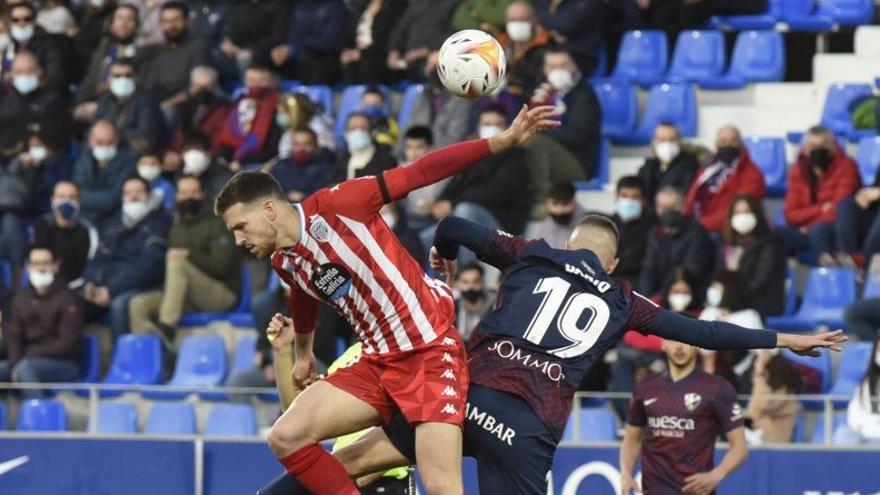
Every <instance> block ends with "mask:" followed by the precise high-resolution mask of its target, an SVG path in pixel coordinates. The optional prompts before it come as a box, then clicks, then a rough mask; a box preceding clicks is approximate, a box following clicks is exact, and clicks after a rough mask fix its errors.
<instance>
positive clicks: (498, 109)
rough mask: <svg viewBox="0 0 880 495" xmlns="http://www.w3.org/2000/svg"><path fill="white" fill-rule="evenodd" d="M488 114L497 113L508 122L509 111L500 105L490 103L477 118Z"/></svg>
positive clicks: (481, 110)
mask: <svg viewBox="0 0 880 495" xmlns="http://www.w3.org/2000/svg"><path fill="white" fill-rule="evenodd" d="M486 113H496V114H498V115H501V116H503V117H504V120H507V109H506V108H504V106H503V105H501V104H500V103H489V104H488V105H486V106H484V107H483V108H481V109H480V113H479V114H478V115H477V117H482V116H483V114H486Z"/></svg>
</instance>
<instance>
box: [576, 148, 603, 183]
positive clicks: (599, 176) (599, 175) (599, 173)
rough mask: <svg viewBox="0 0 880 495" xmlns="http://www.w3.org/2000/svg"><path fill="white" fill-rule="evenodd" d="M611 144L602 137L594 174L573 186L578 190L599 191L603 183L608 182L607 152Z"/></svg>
mask: <svg viewBox="0 0 880 495" xmlns="http://www.w3.org/2000/svg"><path fill="white" fill-rule="evenodd" d="M610 148H611V146H610V145H609V144H608V140H607V139H602V141H601V142H600V143H599V161H598V162H597V163H596V174H595V177H593V178H592V179H590V180H585V181H580V182H578V183H577V184H575V186H576V187H577V189H580V190H587V191H601V190H602V188H604V187H605V184H607V183H608V176H609V174H610V170H609V169H610V168H611V167H610V165H609V163H608V162H609V158H608V156H609V154H610Z"/></svg>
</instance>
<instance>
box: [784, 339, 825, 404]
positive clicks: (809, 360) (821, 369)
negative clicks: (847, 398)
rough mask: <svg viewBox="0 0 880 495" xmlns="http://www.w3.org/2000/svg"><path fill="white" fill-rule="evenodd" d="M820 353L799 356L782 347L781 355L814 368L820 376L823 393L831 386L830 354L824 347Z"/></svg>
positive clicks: (793, 361)
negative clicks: (812, 355)
mask: <svg viewBox="0 0 880 495" xmlns="http://www.w3.org/2000/svg"><path fill="white" fill-rule="evenodd" d="M820 353H821V356H819V357H811V356H801V355H800V354H795V353H794V352H792V351H790V350H788V349H783V350H782V352H781V355H782V356H783V357H785V359H788V360H789V361H791V362H792V363H797V364H799V365H801V366H806V367H808V368H812V369H814V370H816V371H817V372H818V373H819V375H820V376H821V378H822V383H821V385H820V386H821V390H820V392H821V393H823V394H824V393H826V392H827V391H828V390H829V389H830V388H831V354H830V353H829V352H828V350H826V349H821V350H820Z"/></svg>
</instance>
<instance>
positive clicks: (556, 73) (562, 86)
mask: <svg viewBox="0 0 880 495" xmlns="http://www.w3.org/2000/svg"><path fill="white" fill-rule="evenodd" d="M547 82H549V83H550V85H551V86H553V88H554V89H556V91H567V90H569V89H571V88H573V87H574V75H573V74H572V73H571V72H569V71H567V70H565V69H553V70H551V71H550V72H549V73H547Z"/></svg>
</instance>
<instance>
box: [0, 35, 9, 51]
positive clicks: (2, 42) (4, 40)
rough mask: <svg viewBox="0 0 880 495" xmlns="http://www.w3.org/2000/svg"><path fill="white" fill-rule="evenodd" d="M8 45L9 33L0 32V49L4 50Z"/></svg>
mask: <svg viewBox="0 0 880 495" xmlns="http://www.w3.org/2000/svg"><path fill="white" fill-rule="evenodd" d="M8 47H9V35H8V34H6V33H3V34H0V51H5V50H6V48H8Z"/></svg>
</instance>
